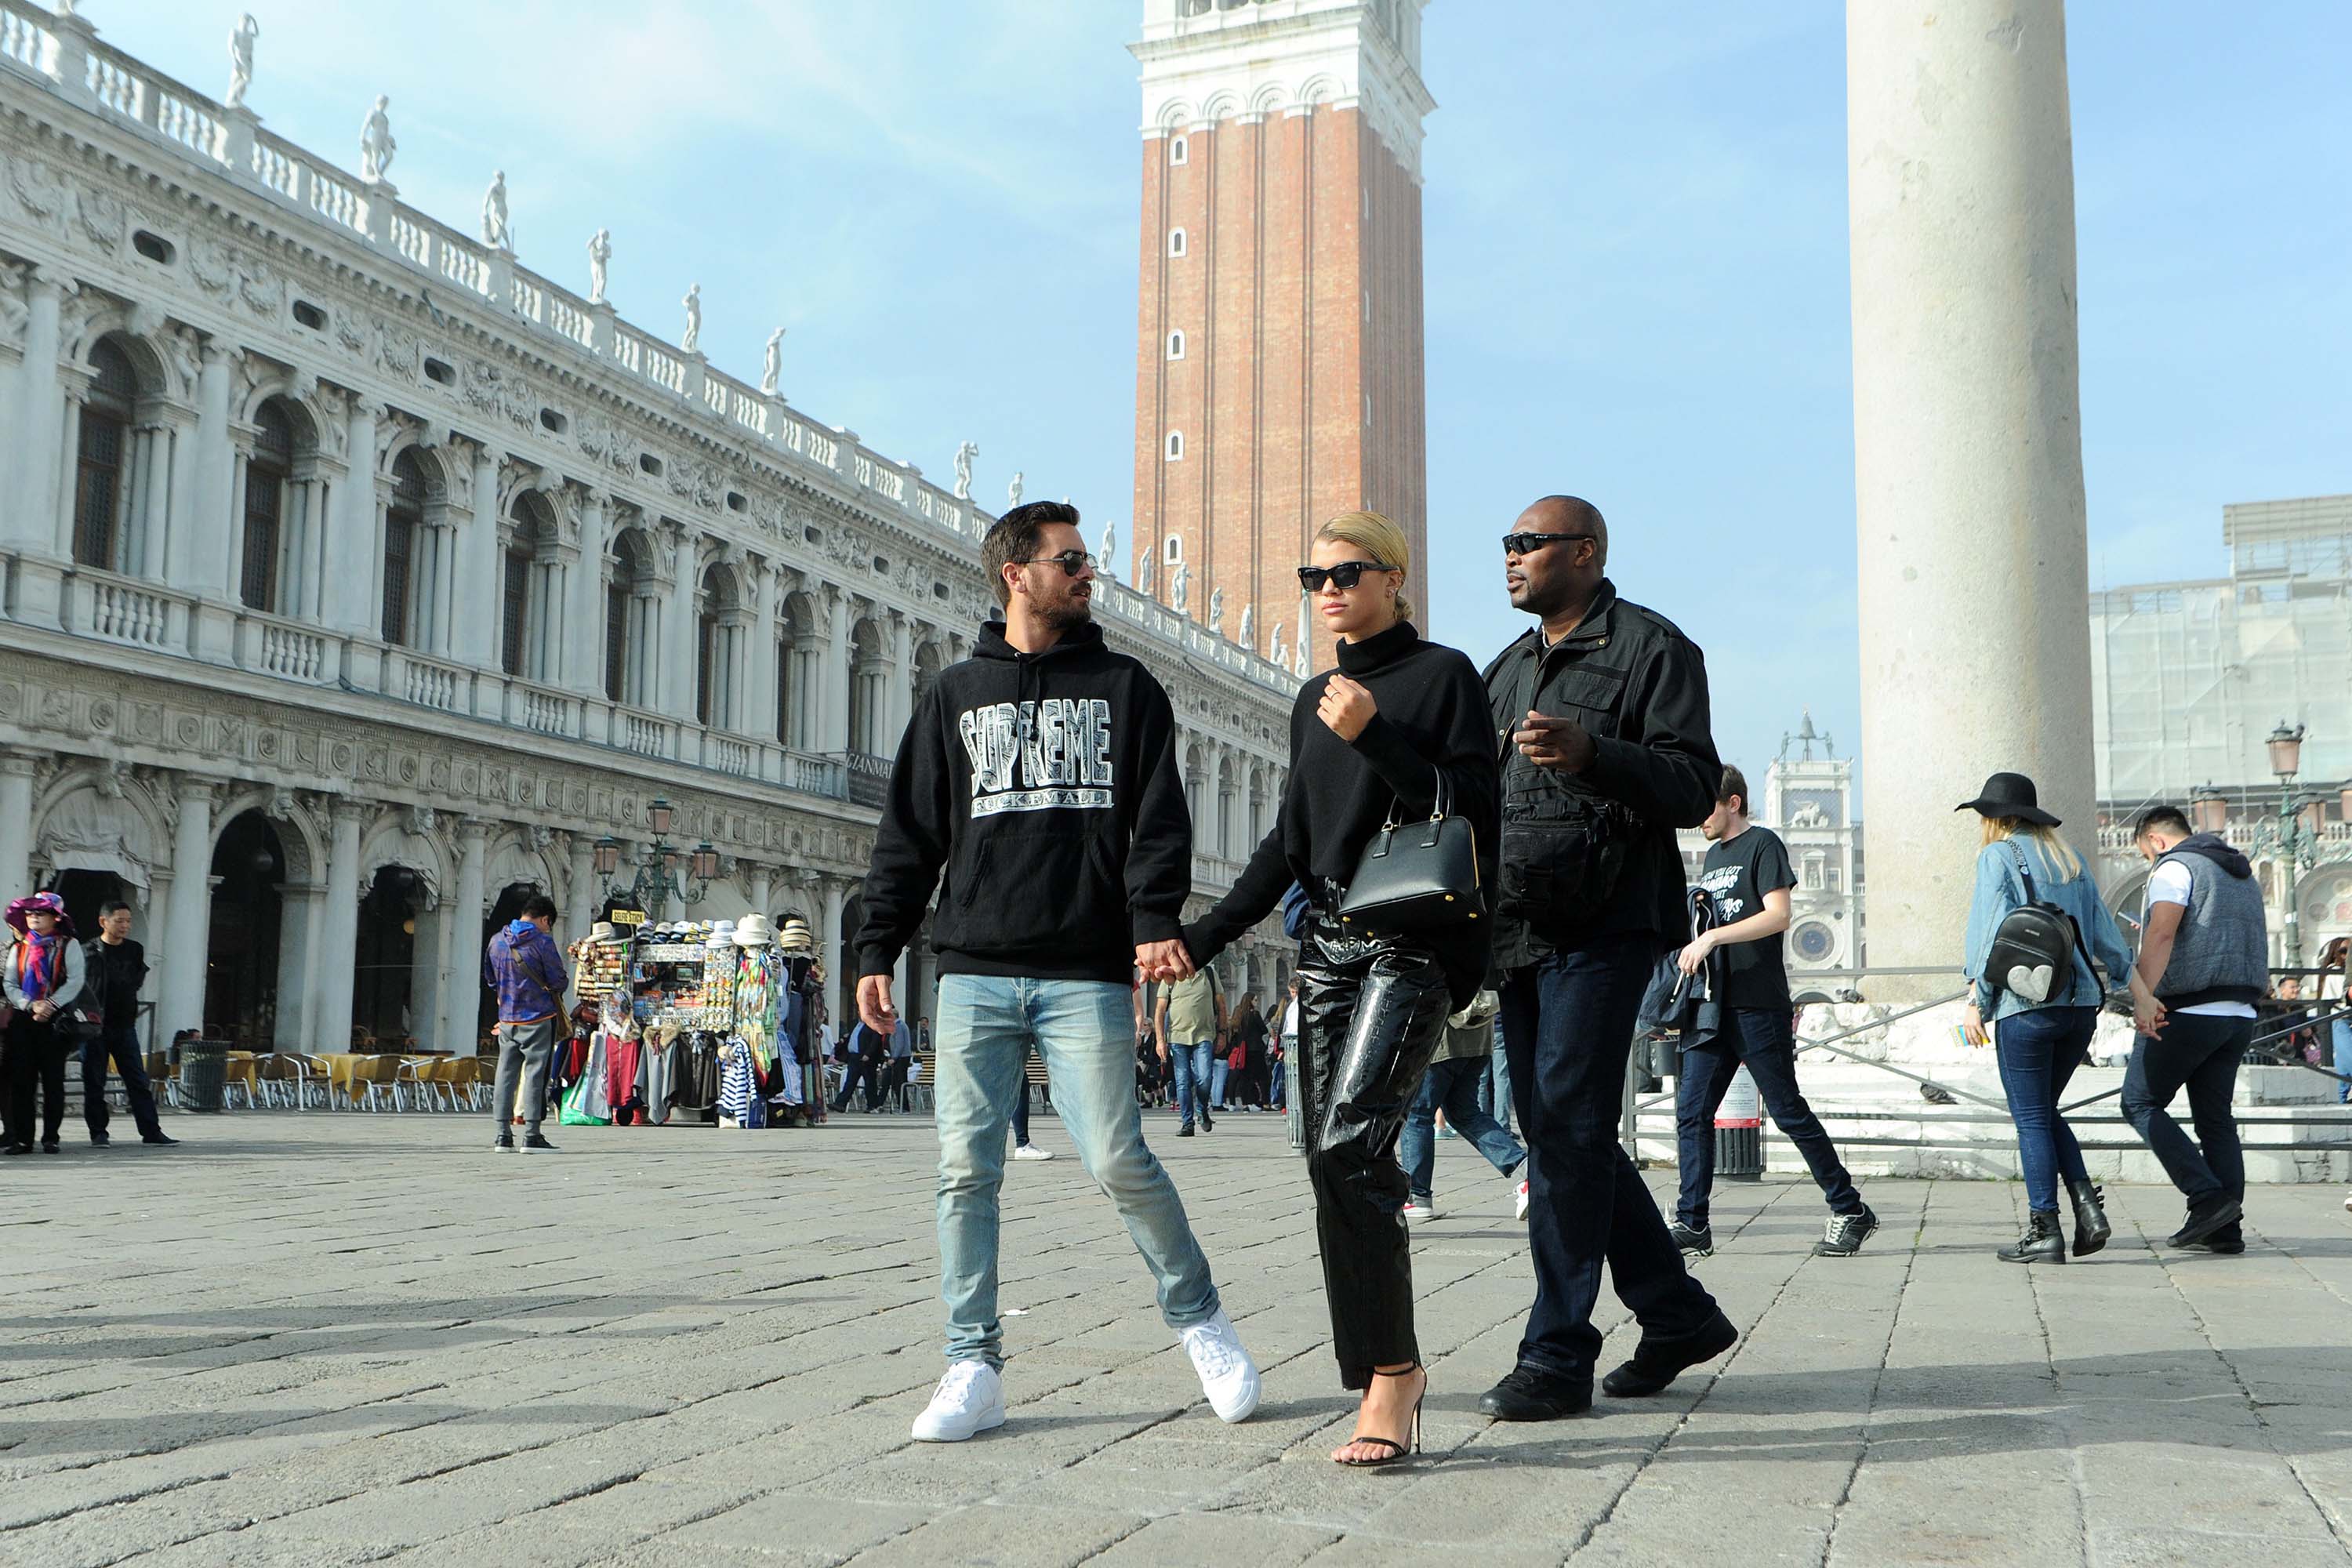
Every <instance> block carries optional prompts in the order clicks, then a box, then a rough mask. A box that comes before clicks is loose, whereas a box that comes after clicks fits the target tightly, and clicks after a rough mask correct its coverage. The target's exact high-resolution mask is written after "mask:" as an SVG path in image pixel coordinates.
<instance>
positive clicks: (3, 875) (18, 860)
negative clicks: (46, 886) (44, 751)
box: [0, 752, 40, 899]
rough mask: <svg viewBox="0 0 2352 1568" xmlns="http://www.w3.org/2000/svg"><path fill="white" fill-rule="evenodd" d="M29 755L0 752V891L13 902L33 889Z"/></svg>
mask: <svg viewBox="0 0 2352 1568" xmlns="http://www.w3.org/2000/svg"><path fill="white" fill-rule="evenodd" d="M39 765H40V759H39V758H37V757H36V756H34V755H33V754H32V753H31V752H0V888H13V889H16V891H14V892H11V893H9V894H8V897H10V898H12V899H14V898H17V897H20V896H22V895H23V894H25V893H27V892H30V891H31V890H32V887H33V773H34V770H35V769H37V767H39Z"/></svg>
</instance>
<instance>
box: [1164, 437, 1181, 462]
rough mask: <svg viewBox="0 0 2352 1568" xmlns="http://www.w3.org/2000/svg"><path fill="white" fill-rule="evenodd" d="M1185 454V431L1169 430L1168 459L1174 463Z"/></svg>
mask: <svg viewBox="0 0 2352 1568" xmlns="http://www.w3.org/2000/svg"><path fill="white" fill-rule="evenodd" d="M1183 456H1184V432H1182V431H1181V430H1171V431H1170V432H1168V460H1169V461H1170V462H1171V463H1173V462H1176V461H1178V460H1179V459H1181V458H1182V457H1183Z"/></svg>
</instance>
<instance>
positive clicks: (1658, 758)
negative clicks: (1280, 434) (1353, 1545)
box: [1479, 496, 1734, 1421]
mask: <svg viewBox="0 0 2352 1568" xmlns="http://www.w3.org/2000/svg"><path fill="white" fill-rule="evenodd" d="M1608 561H1609V530H1608V525H1607V523H1606V522H1604V521H1602V519H1601V513H1600V511H1599V510H1596V509H1595V508H1594V507H1593V506H1592V505H1591V503H1590V502H1587V501H1582V500H1577V499H1576V498H1574V497H1572V496H1547V497H1545V498H1544V499H1543V500H1539V501H1538V502H1536V503H1535V504H1534V505H1533V506H1531V507H1529V508H1528V510H1526V511H1524V512H1522V513H1521V514H1520V515H1519V518H1518V521H1517V523H1516V524H1515V525H1514V528H1513V531H1512V532H1510V533H1509V534H1507V535H1506V536H1505V538H1504V540H1503V563H1504V571H1503V574H1504V583H1505V586H1506V587H1507V590H1508V591H1509V594H1510V597H1511V603H1512V605H1514V606H1515V607H1516V608H1517V609H1520V610H1523V611H1525V612H1527V613H1528V614H1529V615H1533V616H1537V617H1538V619H1539V620H1540V623H1541V624H1540V625H1539V626H1538V628H1537V629H1536V630H1534V631H1531V632H1529V633H1528V635H1527V636H1526V637H1521V638H1520V639H1519V640H1518V641H1517V642H1516V643H1514V644H1513V645H1511V647H1508V648H1507V649H1505V650H1504V652H1503V654H1502V656H1501V657H1500V658H1497V659H1496V661H1495V662H1494V664H1493V665H1492V666H1490V667H1489V668H1488V669H1487V671H1486V689H1487V693H1488V697H1489V700H1490V701H1491V703H1492V708H1493V715H1494V721H1495V727H1496V745H1497V748H1498V749H1499V750H1500V751H1501V752H1502V755H1503V757H1504V770H1503V832H1502V840H1503V842H1502V866H1501V869H1500V873H1499V876H1498V879H1497V885H1498V900H1497V901H1498V905H1499V908H1498V909H1497V911H1496V915H1497V920H1496V931H1495V946H1496V971H1497V973H1498V975H1499V980H1500V991H1501V994H1502V1002H1503V1009H1502V1019H1503V1046H1504V1049H1505V1051H1506V1052H1507V1055H1508V1057H1509V1059H1510V1065H1511V1094H1512V1099H1513V1101H1514V1108H1515V1109H1516V1110H1517V1111H1518V1113H1519V1122H1520V1130H1521V1131H1522V1132H1523V1133H1524V1134H1525V1135H1526V1137H1527V1141H1528V1148H1529V1149H1530V1150H1531V1151H1532V1152H1533V1153H1534V1155H1535V1158H1533V1159H1531V1160H1530V1161H1529V1162H1528V1172H1529V1175H1528V1195H1529V1199H1530V1206H1529V1210H1528V1231H1529V1242H1530V1247H1531V1250H1532V1251H1533V1253H1534V1256H1535V1265H1536V1304H1535V1310H1533V1312H1532V1313H1530V1314H1529V1316H1528V1327H1527V1332H1526V1334H1525V1336H1524V1337H1523V1338H1522V1339H1521V1340H1520V1342H1519V1353H1518V1365H1517V1367H1515V1368H1514V1369H1513V1370H1512V1371H1511V1372H1510V1373H1507V1375H1506V1376H1505V1377H1504V1378H1503V1380H1502V1381H1501V1382H1500V1383H1498V1384H1496V1385H1495V1387H1494V1388H1492V1389H1490V1390H1488V1391H1487V1393H1486V1395H1485V1397H1484V1398H1482V1399H1481V1400H1480V1401H1479V1408H1480V1409H1482V1410H1484V1411H1486V1413H1487V1414H1488V1415H1494V1416H1497V1417H1499V1418H1501V1419H1503V1420H1507V1421H1541V1420H1550V1419H1553V1418H1556V1417H1559V1416H1562V1415H1574V1414H1576V1413H1578V1412H1580V1411H1582V1410H1585V1409H1587V1408H1589V1407H1590V1406H1591V1403H1592V1373H1593V1363H1594V1362H1595V1361H1596V1360H1597V1359H1598V1357H1599V1355H1600V1352H1601V1335H1600V1334H1599V1333H1598V1332H1597V1331H1595V1330H1594V1329H1593V1327H1592V1309H1593V1304H1594V1302H1595V1300H1596V1299H1597V1298H1598V1296H1599V1294H1600V1289H1601V1264H1602V1261H1603V1260H1604V1259H1607V1260H1609V1261H1610V1262H1611V1265H1612V1269H1613V1272H1614V1279H1613V1281H1612V1282H1613V1284H1614V1285H1615V1287H1616V1290H1617V1294H1618V1297H1619V1298H1620V1299H1621V1300H1623V1301H1624V1302H1625V1304H1626V1305H1627V1306H1628V1307H1630V1308H1631V1309H1633V1315H1634V1317H1635V1319H1636V1320H1637V1321H1640V1323H1641V1325H1642V1331H1643V1334H1642V1342H1641V1344H1640V1346H1639V1347H1638V1348H1637V1349H1636V1350H1635V1352H1634V1354H1633V1360H1632V1361H1630V1362H1628V1363H1625V1364H1624V1365H1622V1366H1621V1367H1619V1368H1617V1370H1616V1371H1614V1372H1612V1373H1610V1374H1609V1377H1608V1379H1607V1382H1606V1384H1605V1386H1606V1388H1607V1390H1608V1392H1609V1393H1610V1394H1613V1395H1617V1396H1619V1397H1623V1396H1626V1395H1634V1394H1655V1393H1657V1392H1658V1391H1659V1390H1660V1389H1663V1388H1664V1387H1665V1385H1666V1384H1668V1383H1669V1382H1671V1381H1673V1379H1674V1377H1675V1373H1679V1372H1681V1371H1682V1370H1683V1369H1684V1368H1685V1367H1687V1366H1692V1365H1696V1363H1699V1362H1702V1361H1706V1360H1707V1359H1709V1358H1711V1357H1713V1356H1717V1355H1720V1354H1721V1353H1722V1352H1724V1351H1726V1350H1727V1349H1729V1348H1730V1346H1731V1342H1732V1340H1733V1338H1734V1334H1733V1331H1732V1327H1731V1323H1730V1321H1729V1320H1728V1319H1727V1318H1725V1317H1724V1315H1723V1314H1722V1312H1721V1311H1719V1310H1717V1307H1716V1304H1715V1300H1714V1298H1713V1297H1711V1296H1709V1295H1708V1294H1707V1293H1706V1290H1705V1289H1702V1288H1701V1287H1700V1286H1699V1285H1698V1283H1697V1282H1696V1280H1694V1279H1692V1278H1691V1277H1690V1275H1689V1273H1688V1271H1686V1270H1685V1268H1684V1267H1683V1259H1682V1254H1681V1252H1680V1251H1679V1250H1678V1249H1677V1248H1676V1247H1675V1243H1674V1239H1673V1237H1671V1236H1670V1235H1669V1234H1668V1232H1667V1230H1666V1223H1665V1220H1664V1218H1663V1217H1662V1216H1661V1215H1659V1213H1658V1205H1657V1204H1656V1203H1655V1202H1654V1200H1653V1199H1652V1198H1651V1196H1650V1192H1649V1189H1648V1188H1647V1187H1645V1186H1644V1185H1643V1184H1642V1178H1641V1175H1640V1173H1638V1172H1636V1171H1635V1169H1634V1167H1633V1162H1632V1161H1631V1160H1629V1159H1627V1158H1626V1156H1625V1152H1624V1150H1623V1148H1622V1146H1621V1145H1620V1144H1619V1143H1618V1142H1617V1119H1618V1114H1619V1105H1620V1096H1621V1095H1622V1091H1623V1089H1624V1080H1625V1067H1626V1056H1627V1053H1628V1050H1629V1048H1630V1047H1631V1045H1632V1042H1633V1026H1634V1020H1635V1016H1636V1015H1637V1014H1638V1013H1639V1011H1640V1008H1641V1003H1642V993H1643V988H1644V986H1645V985H1646V984H1647V982H1648V979H1649V974H1650V971H1651V968H1652V967H1653V965H1654V963H1655V962H1656V959H1657V956H1658V953H1659V952H1661V951H1662V949H1663V947H1664V944H1665V942H1666V941H1667V940H1668V939H1669V938H1670V937H1672V936H1674V935H1675V934H1676V933H1678V932H1680V931H1683V930H1684V929H1685V913H1684V908H1683V897H1684V879H1683V867H1682V857H1681V854H1680V852H1679V851H1678V850H1677V849H1676V848H1675V829H1676V828H1677V827H1696V826H1698V824H1699V823H1701V822H1702V821H1704V820H1706V816H1707V814H1708V813H1709V812H1710V811H1712V810H1713V809H1714V808H1715V786H1716V784H1717V780H1718V779H1720V778H1721V777H1722V772H1723V765H1722V763H1721V762H1720V761H1718V760H1717V756H1716V751H1715V742H1714V741H1713V739H1712V738H1711V736H1710V734H1709V730H1708V722H1707V693H1706V662H1705V660H1704V659H1703V658H1701V656H1700V654H1699V650H1698V649H1697V647H1695V646H1693V644H1692V643H1691V641H1690V639H1689V638H1687V637H1684V636H1683V634H1682V633H1681V632H1680V631H1678V630H1677V629H1675V626H1674V625H1673V624H1672V623H1671V622H1669V621H1667V620H1666V619H1665V618H1664V617H1663V616H1659V615H1656V614H1655V613H1654V612H1652V611H1649V610H1645V609H1643V607H1642V606H1640V605H1633V604H1629V603H1627V602H1626V601H1624V600H1622V599H1620V598H1619V597H1618V596H1617V591H1616V588H1615V587H1614V586H1613V585H1612V584H1611V583H1610V581H1609V579H1608V578H1607V577H1606V576H1604V575H1603V572H1604V570H1605V569H1606V567H1607V565H1608Z"/></svg>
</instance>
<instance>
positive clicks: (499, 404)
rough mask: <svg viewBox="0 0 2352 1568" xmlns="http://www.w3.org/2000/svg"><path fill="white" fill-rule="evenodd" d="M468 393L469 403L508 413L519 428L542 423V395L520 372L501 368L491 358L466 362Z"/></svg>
mask: <svg viewBox="0 0 2352 1568" xmlns="http://www.w3.org/2000/svg"><path fill="white" fill-rule="evenodd" d="M465 396H466V401H467V404H469V405H472V406H473V407H476V408H478V409H480V410H481V411H482V412H483V413H485V414H493V413H494V414H501V415H504V416H506V419H507V422H508V423H509V424H510V425H512V426H515V427H516V428H517V429H520V430H528V429H530V428H532V427H533V426H536V425H537V424H538V423H539V394H538V393H536V392H534V391H533V390H532V389H531V386H530V383H529V382H527V381H525V380H523V378H522V377H521V376H520V375H519V374H515V373H513V372H511V371H504V370H500V369H499V367H498V366H497V365H494V364H492V363H489V362H488V360H468V361H467V362H466V384H465Z"/></svg>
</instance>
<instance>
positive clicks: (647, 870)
mask: <svg viewBox="0 0 2352 1568" xmlns="http://www.w3.org/2000/svg"><path fill="white" fill-rule="evenodd" d="M676 817H677V812H676V809H675V808H674V807H672V806H671V805H670V803H669V802H668V801H667V800H665V799H663V798H662V797H661V796H660V795H656V796H654V800H653V805H651V806H650V807H649V808H648V809H647V811H646V819H647V822H648V824H649V826H651V827H652V828H653V832H654V841H653V843H652V844H651V845H650V846H648V847H647V849H646V855H645V858H643V859H641V860H639V861H638V862H637V868H636V875H635V878H634V879H632V880H631V881H630V883H629V885H628V887H626V888H625V889H623V888H614V889H612V891H613V893H614V896H615V897H618V898H625V899H627V900H629V902H630V903H631V904H633V905H635V906H636V907H637V908H638V909H640V910H643V909H646V908H647V907H648V905H650V904H651V903H652V902H653V901H654V900H664V901H667V900H670V899H676V900H677V901H678V902H679V903H681V904H698V903H700V902H701V901H702V899H703V895H705V894H706V893H708V892H709V891H710V883H711V880H712V879H714V878H715V877H717V876H718V875H719V851H718V850H717V849H716V848H714V847H711V843H710V840H709V839H707V838H706V839H704V840H703V841H702V842H701V843H700V844H698V845H697V846H695V847H694V848H692V849H690V850H688V849H682V848H679V847H677V846H676V845H673V844H671V843H670V842H669V830H670V824H671V823H672V822H673V821H675V820H676ZM593 863H594V865H595V868H596V875H598V876H599V877H603V878H605V879H607V880H608V883H609V879H611V878H612V877H613V875H614V873H615V872H617V871H618V870H619V869H620V868H621V841H620V840H619V839H617V838H614V837H612V836H611V835H609V834H607V835H606V836H605V837H602V838H599V839H598V840H596V848H595V856H594V862H593Z"/></svg>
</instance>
